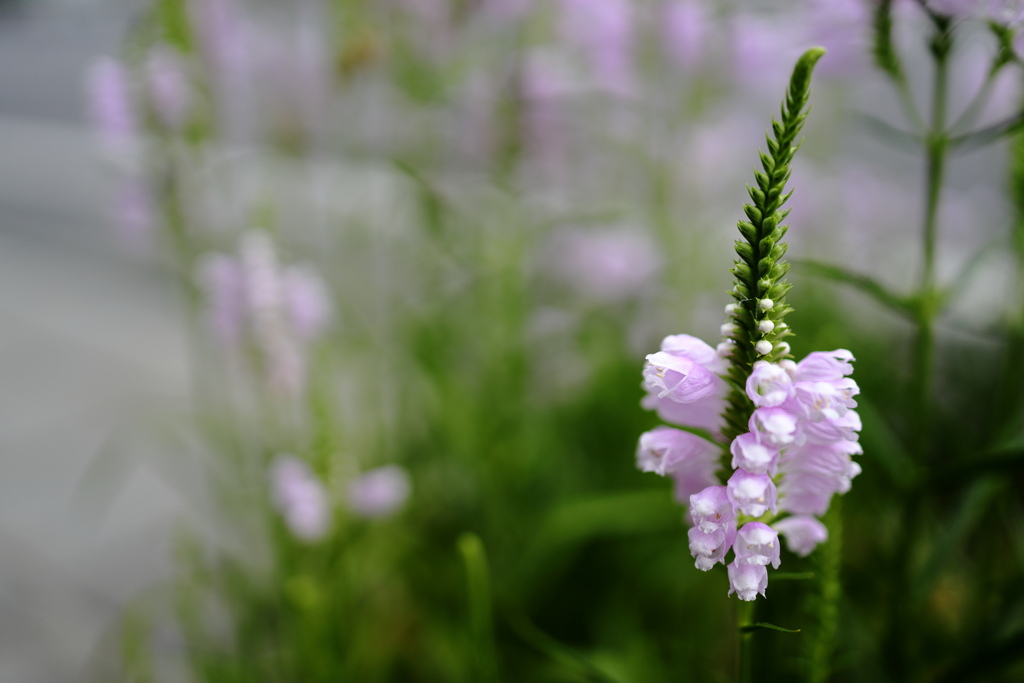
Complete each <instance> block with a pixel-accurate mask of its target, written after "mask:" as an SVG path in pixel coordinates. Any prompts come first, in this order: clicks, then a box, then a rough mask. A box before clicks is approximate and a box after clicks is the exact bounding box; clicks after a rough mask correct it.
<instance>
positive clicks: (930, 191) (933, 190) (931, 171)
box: [911, 24, 952, 465]
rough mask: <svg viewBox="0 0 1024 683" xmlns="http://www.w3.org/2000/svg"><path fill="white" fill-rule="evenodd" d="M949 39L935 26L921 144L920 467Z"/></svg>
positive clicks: (934, 311)
mask: <svg viewBox="0 0 1024 683" xmlns="http://www.w3.org/2000/svg"><path fill="white" fill-rule="evenodd" d="M951 41H952V39H951V36H950V34H949V27H948V25H946V24H940V25H938V26H937V27H936V33H935V36H934V38H933V39H932V46H931V47H932V50H931V51H932V55H933V57H934V60H935V81H934V86H933V91H932V115H931V116H932V118H931V127H930V130H929V131H928V136H927V143H926V145H927V147H926V161H925V163H926V176H925V183H926V190H925V211H924V225H923V228H922V252H923V257H924V260H923V264H922V268H921V280H920V283H919V286H918V294H917V300H918V310H917V334H916V340H915V343H914V364H913V368H914V374H913V382H914V385H913V397H914V401H913V405H914V426H913V442H912V446H913V447H912V449H911V451H912V452H913V454H914V457H915V458H916V460H917V463H918V464H919V465H923V464H924V461H925V459H926V457H927V451H928V434H929V431H930V426H931V393H932V374H933V373H932V366H933V364H934V360H935V319H936V318H937V317H938V314H939V312H940V304H939V297H938V292H937V288H936V285H935V246H936V242H937V233H938V215H939V205H940V197H941V191H942V182H943V177H944V175H945V168H946V155H947V152H948V142H949V138H948V133H947V131H946V111H947V106H948V104H947V100H948V96H947V88H948V83H949V52H950V49H951V47H952V43H951Z"/></svg>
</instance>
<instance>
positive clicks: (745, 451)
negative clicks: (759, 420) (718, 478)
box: [729, 432, 779, 476]
mask: <svg viewBox="0 0 1024 683" xmlns="http://www.w3.org/2000/svg"><path fill="white" fill-rule="evenodd" d="M729 451H730V452H731V453H732V467H733V468H734V469H735V468H741V469H744V470H746V471H747V472H752V473H753V474H768V475H771V476H775V472H776V470H777V469H778V463H779V449H777V448H772V447H771V446H769V445H767V444H762V443H759V442H758V441H757V435H756V434H754V433H753V432H747V433H746V434H740V435H739V436H738V437H736V438H735V439H733V442H732V445H731V446H729Z"/></svg>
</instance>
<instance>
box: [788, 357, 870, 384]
mask: <svg viewBox="0 0 1024 683" xmlns="http://www.w3.org/2000/svg"><path fill="white" fill-rule="evenodd" d="M854 360H856V359H855V358H854V357H853V354H852V353H850V352H849V351H847V350H846V349H836V350H835V351H815V352H813V353H809V354H807V357H806V358H804V359H803V360H802V361H800V362H799V363H797V364H796V369H795V371H794V374H793V379H794V380H795V381H797V382H833V381H835V380H839V379H842V378H843V377H846V376H847V375H850V374H852V373H853V365H852V364H851V363H852V361H854Z"/></svg>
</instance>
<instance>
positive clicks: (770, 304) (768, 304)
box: [757, 299, 775, 311]
mask: <svg viewBox="0 0 1024 683" xmlns="http://www.w3.org/2000/svg"><path fill="white" fill-rule="evenodd" d="M757 305H758V306H759V307H760V308H761V310H762V311H770V310H772V309H773V308H775V302H774V301H772V300H771V299H761V300H760V301H758V302H757Z"/></svg>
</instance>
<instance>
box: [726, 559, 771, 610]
mask: <svg viewBox="0 0 1024 683" xmlns="http://www.w3.org/2000/svg"><path fill="white" fill-rule="evenodd" d="M767 588H768V568H767V567H765V566H764V565H761V564H747V563H746V562H740V561H739V560H733V562H732V564H730V565H729V595H732V594H733V593H736V595H737V596H738V597H739V599H740V600H744V601H746V602H750V601H751V600H753V599H754V598H756V597H757V594H758V593H760V594H761V596H762V597H764V592H765V589H767Z"/></svg>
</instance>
